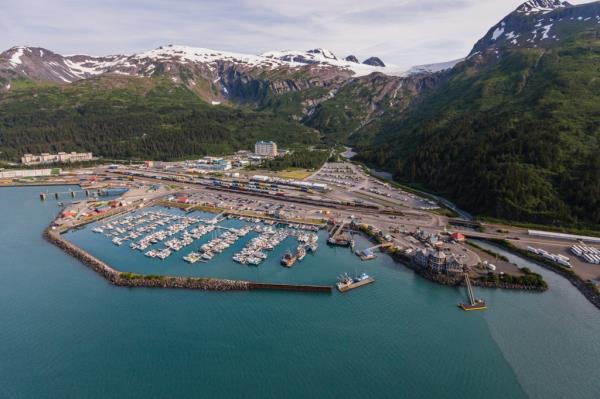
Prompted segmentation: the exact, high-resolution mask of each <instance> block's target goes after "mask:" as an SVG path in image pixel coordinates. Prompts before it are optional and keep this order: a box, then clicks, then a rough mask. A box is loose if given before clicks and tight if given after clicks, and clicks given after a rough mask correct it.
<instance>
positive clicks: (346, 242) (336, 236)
mask: <svg viewBox="0 0 600 399" xmlns="http://www.w3.org/2000/svg"><path fill="white" fill-rule="evenodd" d="M347 224H348V223H347V222H342V223H338V224H335V225H334V226H333V227H332V228H331V230H330V232H329V239H328V240H327V242H328V243H329V244H332V245H339V246H341V247H348V246H350V245H351V243H352V237H350V235H349V234H348V233H347V232H346V231H344V230H345V228H346V225H347Z"/></svg>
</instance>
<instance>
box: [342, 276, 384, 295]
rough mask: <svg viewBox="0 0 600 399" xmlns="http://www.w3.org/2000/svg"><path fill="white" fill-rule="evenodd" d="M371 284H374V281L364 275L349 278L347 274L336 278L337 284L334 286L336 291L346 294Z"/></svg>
mask: <svg viewBox="0 0 600 399" xmlns="http://www.w3.org/2000/svg"><path fill="white" fill-rule="evenodd" d="M373 282H375V279H374V278H373V277H371V276H369V275H368V274H366V273H362V274H361V275H360V276H358V277H350V276H348V274H347V273H344V274H343V275H341V276H340V277H338V282H337V283H336V284H335V285H336V287H337V289H338V291H340V292H346V291H350V290H353V289H355V288H359V287H362V286H363V285H367V284H371V283H373Z"/></svg>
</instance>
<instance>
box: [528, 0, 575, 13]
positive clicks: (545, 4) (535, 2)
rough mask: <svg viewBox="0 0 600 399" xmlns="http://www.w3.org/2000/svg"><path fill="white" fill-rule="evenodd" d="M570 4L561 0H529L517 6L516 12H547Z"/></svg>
mask: <svg viewBox="0 0 600 399" xmlns="http://www.w3.org/2000/svg"><path fill="white" fill-rule="evenodd" d="M570 6H571V4H570V3H568V2H566V1H561V0H529V1H527V2H525V3H523V4H522V5H521V6H520V7H519V8H517V13H519V14H525V15H531V14H540V13H541V14H547V13H549V12H552V11H554V10H557V9H559V8H565V7H570Z"/></svg>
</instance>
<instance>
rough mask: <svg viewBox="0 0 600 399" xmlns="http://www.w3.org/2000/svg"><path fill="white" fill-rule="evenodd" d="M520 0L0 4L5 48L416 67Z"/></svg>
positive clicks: (445, 55) (455, 53)
mask: <svg viewBox="0 0 600 399" xmlns="http://www.w3.org/2000/svg"><path fill="white" fill-rule="evenodd" d="M523 1H524V0H294V1H291V0H17V1H10V0H0V3H2V4H1V5H2V7H1V8H0V51H3V50H5V49H8V48H10V47H12V46H14V45H30V46H40V47H45V48H48V49H50V50H53V51H56V52H59V53H62V54H75V53H77V54H81V53H85V54H92V55H106V54H116V53H133V52H137V51H142V50H148V49H152V48H156V47H158V46H161V45H165V44H184V45H189V46H195V47H206V48H212V49H218V50H228V51H235V52H244V53H253V54H260V53H263V52H265V51H269V50H282V49H298V50H305V49H310V48H315V47H323V48H327V49H330V50H332V51H333V52H335V53H336V54H338V55H342V56H346V55H348V54H355V55H356V56H358V57H359V58H360V59H364V58H366V57H369V56H372V55H376V56H379V57H381V58H382V59H383V60H384V61H385V62H387V63H393V64H397V65H402V66H410V65H416V64H426V63H433V62H440V61H447V60H453V59H456V58H460V57H464V56H465V55H466V54H467V53H468V52H469V50H470V49H471V47H472V46H473V44H474V43H475V41H476V40H477V39H478V38H480V37H481V36H483V35H484V34H485V32H486V31H487V30H488V29H489V28H490V27H491V26H492V25H493V24H495V23H496V22H498V21H499V20H500V19H501V18H502V17H503V16H505V15H506V14H508V13H509V12H511V11H512V10H513V9H515V8H516V7H517V6H518V5H519V4H520V3H522V2H523ZM581 2H582V1H575V3H581Z"/></svg>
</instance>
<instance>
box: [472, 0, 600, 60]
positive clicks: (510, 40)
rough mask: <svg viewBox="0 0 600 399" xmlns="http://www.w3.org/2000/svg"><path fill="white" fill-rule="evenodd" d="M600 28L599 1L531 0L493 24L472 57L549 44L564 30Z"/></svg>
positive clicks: (555, 40) (559, 37)
mask: <svg viewBox="0 0 600 399" xmlns="http://www.w3.org/2000/svg"><path fill="white" fill-rule="evenodd" d="M585 27H593V28H598V27H600V2H594V3H587V4H581V5H572V4H570V3H568V2H566V1H560V0H529V1H527V2H526V3H523V4H522V5H521V6H519V7H518V8H517V9H516V10H515V11H513V12H512V13H510V14H509V15H507V16H506V17H505V18H504V19H502V20H501V21H500V22H499V23H498V24H496V25H495V26H493V27H492V28H491V29H490V30H489V31H488V32H487V34H486V35H485V36H484V37H483V38H482V39H481V40H479V41H478V42H477V43H476V44H475V46H474V47H473V50H472V51H471V53H470V55H469V57H472V56H474V55H476V54H483V53H485V52H486V51H488V50H492V51H495V52H498V51H499V50H501V49H502V48H503V47H504V46H508V47H549V46H552V45H554V44H557V43H558V42H560V40H561V32H562V31H564V32H565V33H566V34H569V33H570V32H571V31H572V29H581V28H585Z"/></svg>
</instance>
